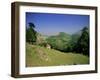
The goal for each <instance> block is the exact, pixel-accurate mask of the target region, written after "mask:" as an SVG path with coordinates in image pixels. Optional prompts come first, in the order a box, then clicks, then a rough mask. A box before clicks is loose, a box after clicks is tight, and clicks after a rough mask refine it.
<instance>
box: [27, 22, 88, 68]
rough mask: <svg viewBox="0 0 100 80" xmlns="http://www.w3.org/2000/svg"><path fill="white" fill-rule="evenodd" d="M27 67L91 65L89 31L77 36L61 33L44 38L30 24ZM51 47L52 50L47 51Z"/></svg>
mask: <svg viewBox="0 0 100 80" xmlns="http://www.w3.org/2000/svg"><path fill="white" fill-rule="evenodd" d="M26 42H27V44H26V66H49V65H50V66H51V65H72V64H88V63H89V29H88V27H84V28H83V29H82V30H80V31H78V32H77V33H75V34H72V35H70V34H67V33H65V32H59V34H58V35H55V36H48V37H47V36H43V35H42V34H40V33H38V32H36V31H35V25H34V24H33V23H29V25H28V27H27V28H26ZM47 45H50V46H51V47H50V48H51V49H47V47H46V46H47Z"/></svg>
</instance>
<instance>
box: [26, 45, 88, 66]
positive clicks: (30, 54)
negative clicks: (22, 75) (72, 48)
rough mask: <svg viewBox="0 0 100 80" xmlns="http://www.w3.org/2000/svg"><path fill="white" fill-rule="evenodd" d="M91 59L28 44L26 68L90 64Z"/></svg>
mask: <svg viewBox="0 0 100 80" xmlns="http://www.w3.org/2000/svg"><path fill="white" fill-rule="evenodd" d="M88 63H89V58H88V57H87V56H84V55H82V54H75V53H64V52H60V51H57V50H54V49H47V48H46V47H41V46H38V45H30V44H28V43H27V44H26V66H27V67H34V66H57V65H75V64H88Z"/></svg>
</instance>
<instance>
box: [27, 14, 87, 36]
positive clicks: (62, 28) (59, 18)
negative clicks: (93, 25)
mask: <svg viewBox="0 0 100 80" xmlns="http://www.w3.org/2000/svg"><path fill="white" fill-rule="evenodd" d="M30 22H32V23H33V24H34V25H35V30H36V31H37V32H38V33H41V34H42V35H48V36H50V35H56V34H58V33H59V32H65V33H67V34H73V33H76V32H77V31H79V30H82V29H83V28H84V27H85V26H87V27H89V15H72V14H51V13H32V12H27V13H26V26H27V27H28V23H30Z"/></svg>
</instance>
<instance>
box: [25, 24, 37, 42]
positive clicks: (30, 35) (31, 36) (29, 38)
mask: <svg viewBox="0 0 100 80" xmlns="http://www.w3.org/2000/svg"><path fill="white" fill-rule="evenodd" d="M34 28H35V25H34V24H33V23H29V26H28V28H27V29H26V42H29V43H32V44H33V43H34V42H36V38H37V37H36V33H37V32H36V31H35V30H34Z"/></svg>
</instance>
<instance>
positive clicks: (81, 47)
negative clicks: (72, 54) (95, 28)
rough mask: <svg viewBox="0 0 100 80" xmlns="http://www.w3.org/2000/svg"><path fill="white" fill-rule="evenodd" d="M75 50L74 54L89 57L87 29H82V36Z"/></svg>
mask: <svg viewBox="0 0 100 80" xmlns="http://www.w3.org/2000/svg"><path fill="white" fill-rule="evenodd" d="M75 48H76V52H79V53H83V54H84V55H88V56H89V30H88V28H87V27H84V28H83V29H82V35H81V36H80V38H79V40H78V42H77V44H76V46H75Z"/></svg>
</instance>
